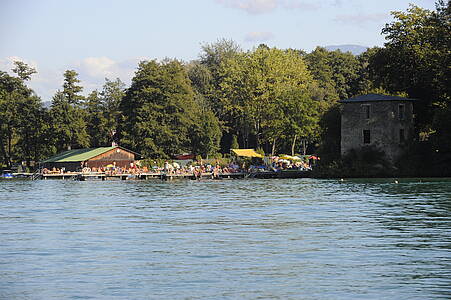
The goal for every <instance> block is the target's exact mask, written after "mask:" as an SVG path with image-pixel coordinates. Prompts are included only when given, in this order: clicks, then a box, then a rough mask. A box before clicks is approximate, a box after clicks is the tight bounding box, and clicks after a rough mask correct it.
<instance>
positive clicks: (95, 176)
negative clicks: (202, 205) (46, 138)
mask: <svg viewBox="0 0 451 300" xmlns="http://www.w3.org/2000/svg"><path fill="white" fill-rule="evenodd" d="M16 175H18V176H19V177H30V178H31V177H32V175H33V174H32V173H21V174H19V173H17V174H16ZM246 175H247V174H246V173H221V174H217V176H214V175H213V173H202V175H201V176H198V177H196V176H194V175H193V174H166V173H140V174H107V173H79V172H72V173H63V174H42V175H41V176H40V178H39V179H43V180H52V179H60V180H61V179H70V180H79V181H86V180H149V179H160V180H165V181H166V180H177V179H192V180H195V179H238V178H245V177H246Z"/></svg>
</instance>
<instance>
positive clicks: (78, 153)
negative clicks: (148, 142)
mask: <svg viewBox="0 0 451 300" xmlns="http://www.w3.org/2000/svg"><path fill="white" fill-rule="evenodd" d="M135 154H137V153H135V152H133V151H130V150H128V149H125V148H123V147H120V146H112V147H99V148H85V149H73V150H67V151H64V152H61V153H58V154H56V155H55V156H52V157H50V158H48V159H46V160H44V161H41V166H42V167H43V168H47V169H51V168H54V167H55V168H58V169H61V168H65V170H66V171H77V170H79V169H81V168H82V167H89V168H93V167H96V168H100V167H105V166H107V165H114V166H117V167H121V168H124V167H129V166H130V164H131V163H134V161H135Z"/></svg>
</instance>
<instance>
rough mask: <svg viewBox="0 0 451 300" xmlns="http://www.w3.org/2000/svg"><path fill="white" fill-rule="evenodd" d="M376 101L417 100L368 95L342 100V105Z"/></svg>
mask: <svg viewBox="0 0 451 300" xmlns="http://www.w3.org/2000/svg"><path fill="white" fill-rule="evenodd" d="M374 101H415V99H411V98H404V97H398V96H388V95H382V94H366V95H360V96H357V97H352V98H349V99H345V100H340V101H339V102H341V103H354V102H374Z"/></svg>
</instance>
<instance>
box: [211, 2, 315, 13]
mask: <svg viewBox="0 0 451 300" xmlns="http://www.w3.org/2000/svg"><path fill="white" fill-rule="evenodd" d="M216 2H218V3H220V4H222V5H224V6H227V7H231V8H236V9H241V10H244V11H246V12H247V13H249V14H264V13H269V12H272V11H274V10H276V9H278V8H282V9H288V10H292V9H299V10H312V9H318V8H319V7H320V5H318V3H317V2H315V1H301V0H216Z"/></svg>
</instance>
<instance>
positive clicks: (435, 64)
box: [370, 1, 451, 131]
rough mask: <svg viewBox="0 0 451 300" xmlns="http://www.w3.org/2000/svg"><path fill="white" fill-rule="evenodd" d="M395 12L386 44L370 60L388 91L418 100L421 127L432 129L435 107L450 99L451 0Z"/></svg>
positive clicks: (439, 106)
mask: <svg viewBox="0 0 451 300" xmlns="http://www.w3.org/2000/svg"><path fill="white" fill-rule="evenodd" d="M392 15H393V16H394V19H395V20H394V21H393V22H391V23H389V24H387V25H386V26H385V28H384V29H383V30H382V33H383V34H385V35H386V37H385V38H386V40H387V42H386V43H385V47H384V48H381V49H379V51H377V52H376V53H375V55H374V56H373V57H372V58H371V59H370V70H371V71H372V74H371V75H372V76H373V78H374V79H375V81H376V84H378V85H379V86H381V87H383V88H385V89H387V90H388V91H390V92H407V94H408V95H409V96H410V97H413V98H416V99H418V101H417V102H416V112H417V123H418V125H419V129H420V130H422V131H425V130H426V131H429V129H428V128H431V124H432V119H433V113H434V110H435V107H437V106H438V109H439V110H440V109H441V108H443V107H446V106H447V103H448V102H449V99H450V86H451V82H450V78H451V74H450V68H449V66H450V64H451V61H450V56H451V54H450V51H449V47H450V45H451V21H450V20H451V18H450V8H449V2H448V3H447V4H445V3H444V2H443V1H438V2H437V10H436V11H430V10H427V9H422V8H420V7H418V6H415V5H411V6H410V7H409V9H407V11H406V12H401V11H396V12H393V13H392Z"/></svg>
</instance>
